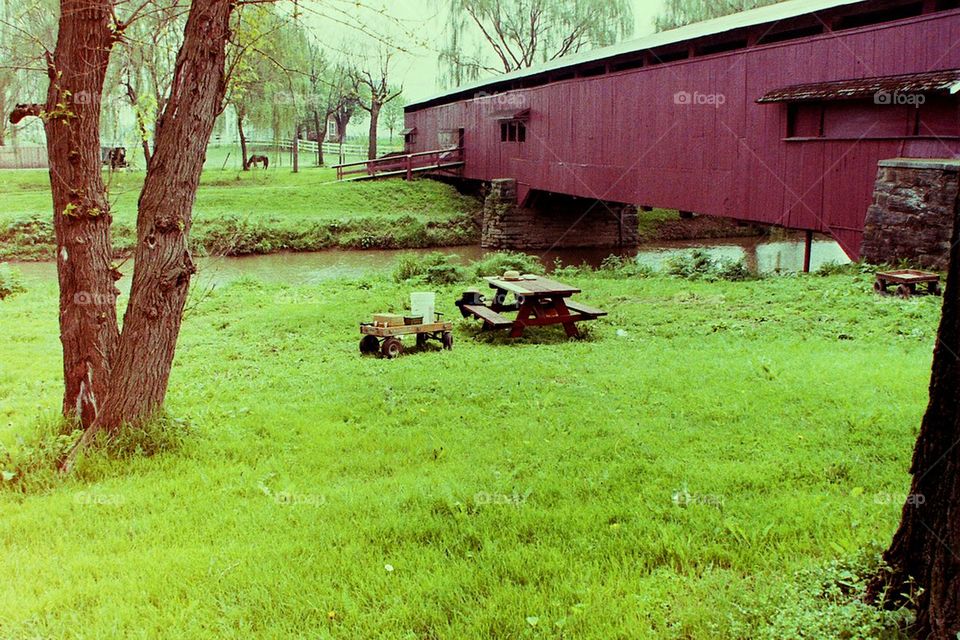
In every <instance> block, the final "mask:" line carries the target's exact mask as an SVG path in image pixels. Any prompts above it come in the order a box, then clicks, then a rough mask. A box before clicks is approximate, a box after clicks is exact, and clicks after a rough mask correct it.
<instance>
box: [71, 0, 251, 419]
mask: <svg viewBox="0 0 960 640" xmlns="http://www.w3.org/2000/svg"><path fill="white" fill-rule="evenodd" d="M233 3H234V0H194V1H193V4H192V6H191V9H190V14H189V16H188V18H187V24H186V29H185V31H184V39H183V45H182V47H181V49H180V53H179V55H178V56H177V64H176V69H175V71H174V77H173V84H172V86H171V90H170V98H169V100H168V101H167V104H166V106H165V108H164V111H163V114H162V115H161V117H160V119H159V120H158V122H157V143H156V147H155V149H154V153H153V158H152V160H151V163H150V171H149V172H148V173H147V177H146V180H145V181H144V185H143V190H142V191H141V193H140V202H139V210H138V215H137V246H136V249H135V251H134V272H133V283H132V285H131V289H130V301H129V303H128V305H127V311H126V314H125V315H124V319H123V331H122V333H121V336H120V342H119V345H118V348H117V350H116V354H115V356H114V362H113V367H112V371H111V376H110V393H109V395H108V397H107V398H106V401H105V402H104V404H103V407H102V409H101V411H100V414H99V415H98V417H97V420H96V422H95V424H94V427H95V428H92V429H88V434H89V433H91V432H95V431H98V430H100V429H104V430H107V431H115V430H116V429H118V428H119V427H120V426H121V425H124V424H130V425H136V424H138V423H140V422H141V421H142V420H143V419H146V418H149V417H150V416H151V415H152V414H153V413H154V412H155V411H156V410H157V409H158V408H160V406H161V405H162V404H163V401H164V398H165V397H166V392H167V384H168V381H169V377H170V368H171V366H172V363H173V356H174V352H175V350H176V345H177V338H178V336H179V333H180V325H181V322H182V319H183V307H184V303H185V302H186V298H187V293H188V290H189V286H190V277H191V276H192V275H193V273H194V272H195V270H196V269H195V267H194V263H193V259H192V257H191V255H190V247H189V245H188V238H189V233H190V224H191V212H192V209H193V204H194V201H195V199H196V193H197V186H198V184H199V181H200V173H201V171H202V169H203V163H204V159H205V155H206V148H207V144H208V143H209V141H210V136H211V134H212V133H213V127H214V124H215V122H216V117H217V114H218V113H219V112H220V109H221V105H222V102H223V98H224V94H225V91H226V82H225V71H224V63H225V58H226V56H225V48H226V42H227V38H228V35H229V27H230V13H231V10H232V7H233ZM88 434H85V436H87V437H89V436H88Z"/></svg>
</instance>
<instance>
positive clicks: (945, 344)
mask: <svg viewBox="0 0 960 640" xmlns="http://www.w3.org/2000/svg"><path fill="white" fill-rule="evenodd" d="M956 212H957V213H956V216H955V222H954V228H953V249H952V251H951V258H950V273H949V276H948V279H947V290H946V294H945V296H944V304H943V319H942V320H941V323H940V332H939V336H938V340H937V347H936V350H935V352H934V356H933V374H932V378H931V382H930V404H929V406H928V408H927V413H926V415H925V416H924V419H923V424H922V426H921V428H920V436H919V438H918V439H917V445H916V449H915V450H914V454H913V463H912V465H911V467H910V473H911V474H912V475H913V482H912V484H911V487H910V494H909V497H908V499H907V502H906V504H905V505H904V507H903V515H902V519H901V522H900V528H899V529H898V530H897V532H896V534H895V535H894V538H893V543H892V544H891V546H890V548H889V549H888V550H887V552H886V553H885V554H884V560H885V561H886V563H887V565H888V566H889V567H890V569H891V571H890V572H884V573H882V574H881V575H878V576H877V577H876V578H875V579H874V580H873V582H872V584H871V585H870V595H871V597H872V598H875V599H877V600H880V601H881V602H882V603H883V604H886V605H888V606H899V605H901V604H903V603H904V598H903V596H902V595H901V594H916V593H917V592H918V591H919V590H921V589H922V592H921V593H919V595H918V596H916V604H917V608H918V620H917V629H916V637H918V638H925V639H926V638H930V639H935V640H946V639H948V638H949V639H950V640H956V638H957V637H958V634H960V555H958V554H960V446H957V444H958V442H960V201H958V202H957V205H956Z"/></svg>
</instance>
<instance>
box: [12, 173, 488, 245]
mask: <svg viewBox="0 0 960 640" xmlns="http://www.w3.org/2000/svg"><path fill="white" fill-rule="evenodd" d="M334 178H335V173H334V172H333V171H332V170H329V169H315V168H306V169H304V170H302V171H301V173H299V174H293V173H290V172H289V170H285V169H277V170H273V169H271V170H269V171H252V172H235V171H219V170H207V171H205V172H204V174H203V177H202V180H201V184H200V189H199V191H198V193H197V203H196V206H195V208H194V228H193V234H192V238H193V240H194V242H195V246H196V248H197V251H198V252H199V253H213V254H218V255H244V254H251V253H271V252H274V251H282V250H294V251H312V250H321V249H330V248H346V249H354V248H363V249H374V248H376V249H404V248H422V247H434V246H453V245H462V244H470V243H474V242H476V241H477V239H478V237H479V236H478V233H477V227H476V222H475V220H474V217H475V214H476V212H477V210H478V208H479V204H478V203H477V201H476V200H475V199H473V198H470V197H466V196H461V195H460V194H458V193H457V191H456V189H454V188H453V187H450V186H448V185H444V184H441V183H438V182H434V181H432V180H417V181H413V182H404V181H399V180H395V181H389V182H369V183H346V184H338V183H335V182H333V180H334ZM106 179H107V180H108V181H109V189H110V201H111V203H112V208H113V214H114V219H115V222H114V232H113V237H114V244H115V246H116V248H117V250H118V251H119V252H120V253H125V252H128V251H129V250H130V249H131V248H132V246H133V243H134V240H135V220H136V206H137V198H138V197H139V194H140V188H141V186H142V182H143V173H142V172H119V173H115V174H112V175H110V174H107V177H106ZM0 201H2V202H3V205H2V207H0V259H7V260H13V259H19V260H24V259H26V260H38V259H41V260H42V259H50V258H52V256H53V224H52V222H51V220H52V215H51V213H50V211H51V201H50V185H49V177H48V174H47V172H46V171H39V170H37V171H34V170H25V171H4V172H3V180H2V183H0Z"/></svg>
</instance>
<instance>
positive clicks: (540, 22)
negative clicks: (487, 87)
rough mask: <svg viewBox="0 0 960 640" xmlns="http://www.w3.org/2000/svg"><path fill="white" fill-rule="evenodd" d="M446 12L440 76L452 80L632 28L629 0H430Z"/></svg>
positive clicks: (554, 54)
mask: <svg viewBox="0 0 960 640" xmlns="http://www.w3.org/2000/svg"><path fill="white" fill-rule="evenodd" d="M435 1H436V2H439V3H440V4H442V5H445V8H446V11H447V26H446V34H445V37H446V42H445V44H444V46H443V48H442V50H441V53H440V71H441V80H442V81H443V82H444V83H445V84H447V85H458V84H462V83H464V82H468V81H471V80H476V79H478V78H479V77H480V76H481V75H485V74H490V73H509V72H511V71H515V70H517V69H524V68H526V67H532V66H534V65H536V64H540V63H543V62H548V61H550V60H555V59H557V58H560V57H563V56H566V55H569V54H572V53H577V52H579V51H583V50H587V49H591V48H593V47H598V46H604V45H608V44H613V43H615V42H618V41H620V40H622V39H624V38H626V37H628V36H629V35H630V34H631V33H633V10H632V6H633V4H632V2H630V1H629V0H592V1H591V2H582V1H581V0H435Z"/></svg>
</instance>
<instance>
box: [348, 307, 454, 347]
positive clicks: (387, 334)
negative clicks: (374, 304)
mask: <svg viewBox="0 0 960 640" xmlns="http://www.w3.org/2000/svg"><path fill="white" fill-rule="evenodd" d="M438 315H439V314H438ZM360 334H361V335H362V336H363V337H362V338H361V339H360V353H362V354H363V355H374V354H376V353H379V354H380V355H381V356H383V357H384V358H396V357H397V356H399V355H400V354H401V353H403V341H402V337H403V336H411V335H415V336H417V346H418V347H422V346H423V345H425V344H426V343H427V340H436V341H437V342H439V343H440V344H441V345H443V348H444V349H448V350H449V349H453V323H452V322H428V323H425V324H404V325H397V326H395V327H385V326H381V325H376V324H373V323H372V322H362V323H360Z"/></svg>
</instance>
